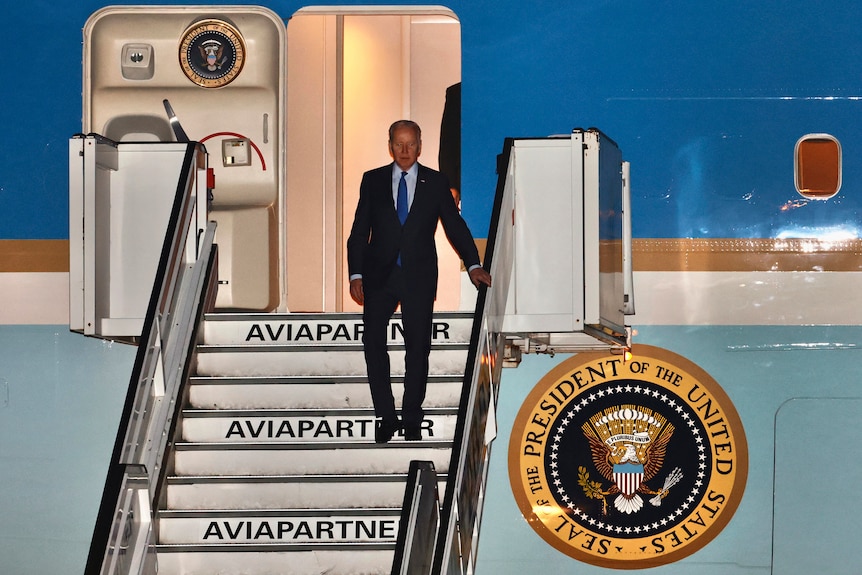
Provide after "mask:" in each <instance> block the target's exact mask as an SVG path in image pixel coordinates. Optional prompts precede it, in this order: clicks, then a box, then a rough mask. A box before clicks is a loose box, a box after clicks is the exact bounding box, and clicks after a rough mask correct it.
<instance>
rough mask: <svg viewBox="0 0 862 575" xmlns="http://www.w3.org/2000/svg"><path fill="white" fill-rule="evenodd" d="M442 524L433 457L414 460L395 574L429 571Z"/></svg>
mask: <svg viewBox="0 0 862 575" xmlns="http://www.w3.org/2000/svg"><path fill="white" fill-rule="evenodd" d="M439 525H440V497H439V495H438V493H437V471H436V470H435V469H434V463H432V462H431V461H415V460H414V461H411V462H410V470H409V472H408V474H407V489H406V490H405V491H404V504H403V505H402V506H401V521H400V523H399V527H398V541H399V543H400V545H397V546H396V549H395V557H394V559H393V561H392V571H391V572H392V575H415V574H417V573H428V572H430V570H431V562H432V560H433V558H434V544H435V542H436V536H437V528H438V526H439Z"/></svg>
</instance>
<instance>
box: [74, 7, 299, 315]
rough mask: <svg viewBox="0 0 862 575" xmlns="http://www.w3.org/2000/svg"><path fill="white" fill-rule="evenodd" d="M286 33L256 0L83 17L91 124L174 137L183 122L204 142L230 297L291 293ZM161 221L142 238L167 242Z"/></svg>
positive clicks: (262, 302)
mask: <svg viewBox="0 0 862 575" xmlns="http://www.w3.org/2000/svg"><path fill="white" fill-rule="evenodd" d="M285 44H286V43H285V25H284V22H283V21H282V20H281V18H279V17H278V16H277V15H276V14H275V13H273V12H271V11H269V10H267V9H264V8H260V7H254V6H211V7H201V6H197V7H195V6H188V7H187V6H114V7H108V8H104V9H102V10H100V11H98V12H96V13H95V14H93V15H92V16H91V17H90V19H89V20H88V21H87V23H86V26H85V28H84V62H83V66H84V78H83V131H84V132H85V133H88V134H89V133H95V134H99V135H101V136H103V137H105V138H107V139H108V140H112V141H114V142H171V141H174V140H180V139H181V135H182V132H184V133H185V135H187V137H188V139H189V140H191V141H195V142H201V143H203V144H204V145H205V146H206V149H207V152H208V155H209V166H210V167H211V173H210V177H209V178H208V180H209V187H212V190H211V198H210V204H209V219H211V220H215V221H216V222H217V224H218V228H217V232H216V241H217V243H218V245H219V269H218V277H219V290H218V299H217V302H216V307H218V308H221V309H237V310H254V311H271V310H275V309H277V308H279V307H283V304H284V297H283V293H284V283H285V282H284V277H283V276H284V272H283V269H282V268H283V266H280V265H279V261H280V260H281V261H283V254H282V253H281V252H283V251H284V244H285V242H284V235H285V232H284V224H283V216H282V212H283V210H282V209H281V207H282V206H283V204H284V181H285V178H284V153H283V150H284V144H283V140H284V110H285V105H284V98H285V96H284V94H285V89H284V84H285V70H286V65H285V58H286V51H285ZM165 102H169V104H170V106H169V107H168V106H166V105H165ZM166 108H170V109H172V110H173V113H174V114H175V118H173V119H171V118H170V111H169V110H168V111H166ZM172 124H173V125H172ZM177 125H180V126H181V131H180V132H179V133H180V135H179V136H178V135H177V134H178V132H177V130H176V128H177ZM154 169H155V168H154ZM144 173H146V170H145V171H144ZM156 179H157V178H154V180H156ZM213 184H214V186H213ZM170 200H172V198H170ZM170 200H169V201H170ZM153 201H163V200H158V199H157V194H155V193H154V194H153ZM125 216H127V217H134V214H126V215H125ZM155 224H156V227H154V228H153V229H152V233H151V234H146V237H140V238H136V241H139V242H154V243H156V244H158V245H159V246H160V245H161V242H162V241H163V237H164V228H161V229H158V228H157V224H158V222H155ZM124 250H125V251H124V254H125V255H124V257H127V258H130V259H134V258H135V254H134V251H133V249H132V248H131V247H130V246H126V248H124ZM150 251H152V250H150ZM157 251H158V250H156V252H157ZM151 263H152V265H153V267H154V265H155V264H154V263H153V262H141V265H144V266H146V265H150V264H151ZM146 303H147V302H146V301H143V302H141V307H140V309H141V314H143V313H144V310H145V309H146Z"/></svg>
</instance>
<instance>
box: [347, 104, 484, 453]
mask: <svg viewBox="0 0 862 575" xmlns="http://www.w3.org/2000/svg"><path fill="white" fill-rule="evenodd" d="M421 152H422V132H421V130H420V128H419V126H418V125H417V124H416V123H415V122H411V121H409V120H399V121H397V122H395V123H394V124H392V126H390V128H389V153H390V155H391V156H392V159H393V160H394V161H393V163H391V164H387V165H386V166H382V167H380V168H377V169H374V170H370V171H368V172H365V174H364V175H363V176H362V184H361V185H360V188H359V203H358V205H357V206H356V215H355V217H354V220H353V227H352V228H351V230H350V236H349V237H348V239H347V267H348V270H349V273H350V296H351V297H352V298H353V300H354V301H356V303H358V304H360V305H362V306H363V315H362V318H363V323H364V332H363V336H362V343H363V345H364V347H365V363H366V366H367V368H368V383H369V385H370V387H371V398H372V401H373V402H374V412H375V414H376V415H377V417H378V421H377V424H376V427H375V433H374V438H375V441H377V442H378V443H386V442H387V441H389V440H390V439H392V436H393V435H394V434H395V432H397V431H398V430H399V429H401V428H402V427H403V429H404V437H405V439H407V440H418V439H421V438H422V435H421V424H422V419H423V417H424V412H423V410H422V402H423V401H424V399H425V386H426V384H427V380H428V355H429V354H430V352H431V327H432V319H433V310H434V299H435V297H436V295H437V248H436V244H435V242H434V232H435V230H436V229H437V222H438V221H439V222H442V224H443V229H444V231H445V232H446V237H448V238H449V241H450V242H451V244H452V246H453V247H454V248H455V250H456V251H457V252H458V255H459V256H460V257H461V259H462V260H463V261H464V265H465V266H467V269H468V270H469V274H470V279H471V281H472V282H473V283H474V284H475V285H476V286H477V287H478V285H479V284H485V285H488V286H490V285H491V275H490V274H489V273H488V272H487V271H485V270H484V269H483V268H482V267H481V265H480V262H479V253H478V250H477V249H476V244H475V242H474V241H473V236H472V235H471V234H470V230H469V228H468V227H467V224H466V223H465V222H464V220H463V218H462V217H461V214H460V213H459V212H458V208H457V207H456V206H455V202H454V200H453V199H452V194H451V192H450V191H449V182H448V180H447V179H446V177H445V176H444V175H442V174H441V173H440V172H437V171H435V170H432V169H430V168H427V167H425V166H423V165H421V164H419V163H418V162H417V159H418V158H419V154H420V153H421ZM399 303H400V304H401V318H402V323H403V327H404V346H405V359H404V364H405V368H406V373H405V377H404V397H403V400H402V405H401V416H402V418H403V421H399V419H398V415H397V413H396V410H395V400H394V397H393V395H392V384H391V380H390V371H389V353H388V351H387V347H386V340H387V338H386V331H387V326H388V324H389V320H390V319H391V317H392V314H393V313H394V312H395V309H396V308H397V307H398V304H399Z"/></svg>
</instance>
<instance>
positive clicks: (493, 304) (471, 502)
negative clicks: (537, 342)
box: [411, 139, 514, 575]
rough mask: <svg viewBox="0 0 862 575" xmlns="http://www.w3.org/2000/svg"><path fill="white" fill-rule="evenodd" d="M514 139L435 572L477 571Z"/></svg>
mask: <svg viewBox="0 0 862 575" xmlns="http://www.w3.org/2000/svg"><path fill="white" fill-rule="evenodd" d="M512 145H513V140H511V139H507V140H506V142H505V145H504V148H503V153H502V154H501V155H500V156H498V166H497V174H498V179H497V190H496V194H495V197H494V210H493V212H492V216H491V228H490V230H489V232H488V243H487V248H486V252H485V262H484V267H485V269H487V270H489V271H490V272H491V276H492V277H493V287H491V288H486V287H484V286H482V287H480V289H479V294H478V299H477V301H476V311H475V314H474V316H473V329H472V334H471V337H470V350H469V352H468V356H467V369H466V372H465V373H464V380H463V381H464V385H463V387H462V391H461V402H460V406H459V410H458V423H457V426H456V429H455V438H454V441H453V445H452V455H451V459H450V463H449V472H448V480H447V482H446V493H445V497H444V500H443V509H442V512H441V520H440V528H439V530H438V532H437V546H436V549H435V553H434V562H433V565H432V569H431V571H430V573H432V574H434V575H441V574H443V573H446V574H451V575H454V574H459V575H460V574H467V573H472V572H473V570H474V565H475V559H476V552H477V549H478V546H477V543H478V537H479V525H480V522H481V515H482V508H481V501H482V500H483V499H484V498H483V497H482V495H483V492H484V490H485V485H486V481H487V476H488V463H489V460H490V441H491V440H492V439H493V437H494V436H495V435H496V428H495V427H494V426H495V418H494V415H493V409H494V406H495V404H496V401H497V394H498V390H499V382H500V374H501V370H502V363H503V362H502V357H503V353H504V347H505V342H506V338H505V337H504V336H503V334H502V332H501V327H502V326H501V321H502V317H503V314H504V312H505V307H506V300H507V297H508V290H509V278H510V276H511V274H510V270H511V265H512V262H511V259H512V249H511V247H512V243H511V242H512V238H511V235H512V226H513V220H512V218H513V206H514V203H513V202H514V198H513V190H512V187H511V182H509V183H508V185H507V181H508V178H507V176H508V174H509V171H510V166H509V157H510V154H511V148H512ZM411 575H413V573H411Z"/></svg>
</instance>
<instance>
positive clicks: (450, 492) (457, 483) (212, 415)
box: [69, 130, 632, 575]
mask: <svg viewBox="0 0 862 575" xmlns="http://www.w3.org/2000/svg"><path fill="white" fill-rule="evenodd" d="M601 146H604V147H605V148H607V150H608V152H609V153H606V154H601V155H600V154H599V153H598V151H599V148H600V147H601ZM516 159H518V161H517V162H516V161H515V160H516ZM69 160H70V173H69V178H70V254H71V262H70V268H71V269H70V310H71V311H70V329H72V330H73V331H77V332H80V333H82V334H84V335H89V336H94V337H103V338H106V339H118V340H127V341H131V342H132V343H135V344H136V345H137V346H138V353H137V356H136V359H135V365H134V368H133V372H132V376H131V380H130V382H129V391H128V395H127V398H126V402H125V405H124V408H123V414H122V416H121V420H120V426H119V431H118V434H117V439H116V442H115V445H114V451H113V454H112V457H111V463H110V467H109V470H108V474H107V479H106V481H105V489H104V492H103V496H102V502H101V505H100V508H99V512H98V517H97V521H96V526H95V529H94V532H93V538H92V543H91V547H90V553H89V556H88V560H87V566H86V571H85V573H86V574H87V575H96V574H103V575H114V574H116V575H155V574H177V575H193V574H200V575H216V574H223V575H239V574H247V575H263V574H282V573H291V574H303V573H315V574H317V573H327V574H331V575H337V574H341V573H351V574H353V573H356V574H359V573H361V574H376V573H393V574H396V573H397V574H405V573H409V574H410V575H425V574H433V575H442V574H447V575H448V574H451V575H470V574H472V573H474V572H475V567H476V566H475V561H476V557H477V549H478V540H479V527H480V524H481V518H482V506H483V503H484V492H485V485H486V481H487V474H488V463H489V459H490V444H491V442H492V440H493V438H494V437H495V434H496V428H495V421H496V418H495V415H494V409H495V403H496V398H497V394H498V390H499V385H500V377H501V371H502V366H503V363H504V361H506V360H508V361H509V362H510V363H513V364H517V361H518V359H519V355H520V353H521V351H522V350H523V351H526V352H527V353H531V352H549V353H553V352H554V351H560V352H576V351H581V350H583V351H586V350H597V349H605V350H616V351H617V352H619V351H621V350H624V349H625V348H626V346H627V345H629V344H630V330H629V329H628V328H627V327H626V326H624V325H623V315H624V313H628V312H626V310H625V308H626V307H627V306H630V305H631V303H632V302H631V300H630V299H629V297H628V296H629V294H630V291H629V288H630V285H631V284H630V281H626V278H625V277H624V276H625V275H627V274H626V273H625V268H626V265H625V264H626V263H627V262H628V264H630V250H629V249H628V248H627V247H626V235H627V232H626V229H625V226H624V225H623V221H622V220H623V218H622V216H621V214H622V213H623V212H627V211H628V208H627V207H625V208H621V207H620V204H622V203H623V199H624V198H625V197H627V193H626V194H624V193H622V191H623V189H622V183H621V182H622V180H621V168H623V169H624V167H625V166H624V164H622V163H621V159H620V156H619V153H618V149H617V148H616V145H615V144H613V142H610V141H609V140H607V139H606V138H605V137H604V136H603V135H601V134H600V133H599V132H597V131H588V132H584V131H581V130H575V131H574V132H573V134H572V136H571V138H570V139H565V140H563V139H560V138H552V139H546V140H539V141H535V140H524V141H513V140H507V142H506V146H505V148H504V151H503V154H502V155H501V156H500V160H501V163H500V166H499V167H498V174H499V179H498V184H497V191H496V196H495V200H494V212H493V216H492V221H491V226H490V230H489V233H488V243H487V248H486V251H485V262H484V265H485V267H486V269H489V271H490V273H491V275H492V276H493V277H494V285H493V288H491V289H486V288H484V287H483V288H481V289H480V290H479V292H478V294H477V296H476V305H475V310H474V311H473V312H464V311H459V312H452V313H438V314H437V315H435V318H434V327H433V330H432V335H433V339H434V342H433V348H432V352H431V356H430V364H431V365H430V371H431V374H430V379H429V382H428V391H427V395H426V401H425V404H424V406H425V407H426V419H425V421H424V422H423V428H424V429H423V439H422V440H421V441H420V442H415V441H410V442H408V441H405V440H404V439H403V437H401V436H396V437H395V438H393V440H392V441H391V442H389V443H387V444H376V443H375V442H374V416H373V411H372V409H371V401H370V394H369V391H368V384H367V381H366V380H365V362H364V359H363V351H362V345H361V331H362V323H361V317H360V316H359V315H356V314H277V313H270V314H256V315H254V314H252V315H240V314H230V313H213V312H214V306H215V294H216V290H217V286H218V278H217V269H218V246H217V245H216V244H215V242H214V239H215V232H216V224H215V223H214V222H209V221H207V220H208V217H207V214H208V206H207V198H208V197H209V192H210V187H211V183H212V178H211V177H210V175H211V174H210V172H209V171H208V169H207V155H206V151H205V150H204V148H203V147H202V146H201V145H200V144H199V143H195V142H159V143H118V142H113V141H110V140H108V139H106V138H104V137H101V136H98V135H88V136H76V137H74V138H72V140H71V141H70V149H69ZM516 164H517V165H518V171H517V172H516V171H515V166H516ZM549 165H550V166H552V167H556V168H557V172H556V173H552V174H551V175H549V172H548V170H547V167H548V166H549ZM176 174H179V176H178V178H177V176H176ZM536 191H538V192H539V193H540V195H541V196H542V197H543V198H545V199H547V198H548V197H550V194H553V195H554V197H555V198H556V199H555V201H554V202H550V203H548V202H547V201H545V202H537V201H536V199H535V196H531V192H533V193H535V192H536ZM563 205H565V206H566V209H565V210H562V209H560V206H563ZM558 212H559V213H558ZM516 214H518V215H517V216H516ZM602 214H605V216H607V215H612V216H613V218H611V219H608V218H607V217H604V216H602ZM516 218H517V219H516ZM573 218H574V219H573ZM578 218H580V219H581V220H583V226H582V227H583V230H582V232H583V233H582V235H579V234H580V232H581V230H580V229H579V228H578V226H572V225H571V222H573V221H578ZM557 221H558V222H559V225H557V224H555V225H549V222H550V223H554V222H557ZM153 229H165V230H166V233H165V236H164V242H163V243H162V244H161V246H160V247H159V246H158V245H156V242H152V241H149V242H147V241H143V240H146V239H150V240H151V239H152V238H151V236H152V234H151V230H153ZM561 230H563V231H565V232H566V233H567V234H568V236H566V237H565V238H564V240H563V243H562V244H561V245H562V246H564V247H565V252H566V254H567V255H566V257H561V255H560V253H557V252H556V251H554V250H550V251H548V252H547V253H545V252H541V251H536V250H531V249H529V248H530V246H531V245H535V244H536V242H538V243H539V245H545V244H547V245H555V244H554V243H553V242H555V241H558V240H559V237H560V235H561ZM570 244H571V245H570ZM132 250H134V254H135V257H129V253H130V252H131V251H132ZM626 258H628V259H626ZM549 270H551V271H554V272H555V273H556V274H557V276H558V277H557V276H555V277H554V278H553V280H554V281H551V282H550V283H548V281H547V278H548V277H550V276H548V273H549ZM149 278H155V280H154V283H153V284H152V285H153V287H152V290H151V293H144V292H143V291H142V288H141V285H142V282H143V281H145V280H146V281H149ZM510 284H511V288H510ZM549 285H550V286H551V287H553V288H554V289H553V290H551V291H548V286H549ZM142 309H145V310H146V311H145V314H142V313H141V310H142ZM141 315H144V317H140V316H141ZM389 336H390V341H389V346H390V351H391V359H392V365H391V367H392V371H393V375H394V385H393V387H394V390H393V391H394V393H395V396H396V398H400V396H401V390H402V387H401V386H402V385H403V371H404V366H403V353H401V352H402V351H403V344H402V336H401V324H400V320H399V318H398V317H397V316H396V317H395V318H394V319H393V322H392V323H391V324H390V333H389Z"/></svg>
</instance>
